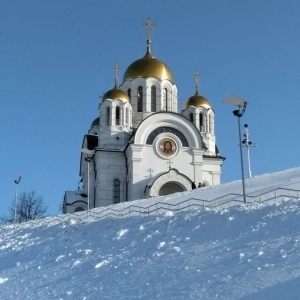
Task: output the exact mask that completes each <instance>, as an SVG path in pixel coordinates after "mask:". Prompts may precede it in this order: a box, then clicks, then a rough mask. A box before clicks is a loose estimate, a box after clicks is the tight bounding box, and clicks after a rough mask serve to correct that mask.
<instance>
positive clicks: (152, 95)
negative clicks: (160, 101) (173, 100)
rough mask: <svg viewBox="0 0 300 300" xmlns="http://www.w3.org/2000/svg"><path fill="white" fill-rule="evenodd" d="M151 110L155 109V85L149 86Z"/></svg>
mask: <svg viewBox="0 0 300 300" xmlns="http://www.w3.org/2000/svg"><path fill="white" fill-rule="evenodd" d="M151 111H152V112H155V111H156V87H155V86H154V85H152V86H151Z"/></svg>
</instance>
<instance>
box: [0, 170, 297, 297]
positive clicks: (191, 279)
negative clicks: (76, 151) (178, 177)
mask: <svg viewBox="0 0 300 300" xmlns="http://www.w3.org/2000/svg"><path fill="white" fill-rule="evenodd" d="M278 188H288V189H292V190H294V192H295V193H296V194H297V191H299V195H300V168H295V169H291V170H286V171H283V172H278V173H273V174H266V175H263V176H257V177H253V178H252V179H249V180H246V191H247V195H248V194H249V195H252V196H255V195H261V194H262V193H264V192H266V191H267V192H268V191H270V192H271V191H272V192H274V190H275V189H278ZM241 189H242V188H241V182H240V181H239V182H233V183H229V184H224V185H219V186H215V187H212V188H204V189H199V190H194V191H192V192H186V193H182V194H175V195H169V196H166V197H159V198H157V199H151V200H148V202H147V201H145V200H139V201H135V202H134V203H126V204H120V205H117V206H115V207H117V208H118V209H120V210H121V209H123V208H124V207H125V206H126V205H132V204H136V205H140V206H143V205H144V206H146V203H149V201H150V202H155V201H160V202H168V201H169V202H170V203H178V201H179V200H184V199H188V198H189V199H191V198H199V199H202V200H203V199H207V200H212V199H217V198H219V197H221V196H224V195H228V194H239V193H241ZM295 193H294V194H295ZM270 194H271V193H270ZM299 198H300V196H299ZM255 199H256V200H257V198H255ZM228 204H229V203H228ZM213 207H214V206H213V205H211V206H210V205H206V206H203V207H199V208H197V209H195V208H193V209H190V210H186V211H182V212H180V213H178V212H177V213H176V212H174V211H173V210H169V211H168V210H166V211H165V212H164V213H161V214H157V215H154V214H153V215H143V216H138V215H132V216H128V217H126V218H125V217H124V218H114V217H106V218H104V219H102V220H98V221H97V220H94V219H93V218H90V219H85V220H82V221H78V219H76V218H65V219H60V220H57V219H56V221H55V222H50V220H51V218H49V219H47V220H46V221H45V220H41V221H35V222H29V223H26V224H20V225H16V226H13V225H2V226H1V227H0V299H1V300H9V299H14V300H18V299H20V300H25V299H42V300H47V299H58V300H60V299H64V300H65V299H66V300H67V299H71V300H88V299H93V300H95V299H118V300H122V299H130V300H131V299H201V300H205V299H243V300H248V299H264V300H265V299H275V300H276V299H300V230H299V225H300V201H299V200H298V197H286V198H285V199H281V201H276V203H275V201H273V202H272V201H267V202H265V203H264V202H260V201H252V203H248V204H243V203H242V202H241V203H240V204H239V205H235V206H230V205H228V206H226V205H221V206H218V207H217V208H213ZM99 210H100V211H101V209H97V211H99ZM66 217H67V216H66Z"/></svg>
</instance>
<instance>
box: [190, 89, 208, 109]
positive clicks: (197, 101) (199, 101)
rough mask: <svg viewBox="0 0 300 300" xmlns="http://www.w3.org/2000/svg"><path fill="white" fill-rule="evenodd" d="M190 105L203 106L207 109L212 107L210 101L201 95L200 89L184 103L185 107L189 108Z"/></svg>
mask: <svg viewBox="0 0 300 300" xmlns="http://www.w3.org/2000/svg"><path fill="white" fill-rule="evenodd" d="M189 106H195V107H199V106H202V107H204V108H206V109H209V108H211V105H210V103H209V101H208V100H207V99H206V98H204V97H203V96H200V95H199V93H198V91H196V94H195V95H194V96H192V97H190V98H189V99H187V101H186V102H185V104H184V109H187V108H188V107H189Z"/></svg>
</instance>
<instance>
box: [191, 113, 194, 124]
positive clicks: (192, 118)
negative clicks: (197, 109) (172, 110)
mask: <svg viewBox="0 0 300 300" xmlns="http://www.w3.org/2000/svg"><path fill="white" fill-rule="evenodd" d="M190 120H191V122H192V123H194V115H193V113H190Z"/></svg>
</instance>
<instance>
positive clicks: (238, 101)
mask: <svg viewBox="0 0 300 300" xmlns="http://www.w3.org/2000/svg"><path fill="white" fill-rule="evenodd" d="M224 103H225V104H230V105H234V106H237V107H238V108H239V109H236V110H234V111H233V115H234V116H236V117H237V118H238V127H239V141H240V158H241V170H242V184H243V198H244V203H246V202H247V201H246V192H245V178H244V163H243V151H242V138H241V122H240V118H241V117H242V116H243V115H244V113H245V111H246V107H247V104H249V103H248V102H247V101H245V100H244V99H242V98H241V97H239V96H230V97H228V98H227V99H226V100H224Z"/></svg>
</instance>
